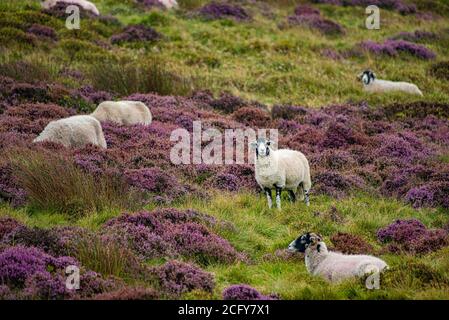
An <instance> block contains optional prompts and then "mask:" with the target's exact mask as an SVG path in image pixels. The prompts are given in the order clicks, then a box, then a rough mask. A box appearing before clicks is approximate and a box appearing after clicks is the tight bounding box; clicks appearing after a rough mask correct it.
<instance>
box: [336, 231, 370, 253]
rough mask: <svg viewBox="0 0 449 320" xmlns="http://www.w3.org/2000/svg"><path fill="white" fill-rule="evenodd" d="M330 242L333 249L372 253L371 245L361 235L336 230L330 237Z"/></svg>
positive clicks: (345, 251) (343, 251) (346, 251)
mask: <svg viewBox="0 0 449 320" xmlns="http://www.w3.org/2000/svg"><path fill="white" fill-rule="evenodd" d="M331 242H332V244H333V245H334V246H335V250H336V251H339V252H342V253H347V254H369V253H373V246H371V245H370V244H369V243H367V242H366V241H365V240H364V239H363V238H362V237H360V236H358V235H355V234H350V233H343V232H338V233H336V234H334V235H332V237H331Z"/></svg>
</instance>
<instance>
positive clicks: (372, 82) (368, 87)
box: [357, 70, 423, 96]
mask: <svg viewBox="0 0 449 320" xmlns="http://www.w3.org/2000/svg"><path fill="white" fill-rule="evenodd" d="M357 79H359V80H361V81H362V82H363V88H364V90H365V91H366V92H372V93H382V92H392V91H400V92H405V93H408V94H416V95H420V96H422V95H423V94H422V92H421V90H419V88H418V87H417V86H416V85H415V84H413V83H408V82H402V81H401V82H396V81H389V80H381V79H377V78H376V74H375V73H374V72H372V71H371V70H365V71H363V72H362V73H361V74H359V75H358V76H357Z"/></svg>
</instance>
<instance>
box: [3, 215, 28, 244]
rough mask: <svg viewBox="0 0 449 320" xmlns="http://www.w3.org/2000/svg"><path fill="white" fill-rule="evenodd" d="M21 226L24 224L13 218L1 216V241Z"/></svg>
mask: <svg viewBox="0 0 449 320" xmlns="http://www.w3.org/2000/svg"><path fill="white" fill-rule="evenodd" d="M21 227H23V224H21V223H20V222H19V221H17V220H15V219H13V218H7V217H5V218H0V241H1V240H2V239H3V238H4V237H6V236H8V234H10V233H11V232H14V231H15V230H16V229H18V228H21Z"/></svg>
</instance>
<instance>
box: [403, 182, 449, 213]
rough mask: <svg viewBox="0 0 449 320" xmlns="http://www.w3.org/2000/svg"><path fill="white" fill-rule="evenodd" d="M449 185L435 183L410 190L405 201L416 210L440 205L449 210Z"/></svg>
mask: <svg viewBox="0 0 449 320" xmlns="http://www.w3.org/2000/svg"><path fill="white" fill-rule="evenodd" d="M448 194H449V183H448V182H433V183H430V184H426V185H423V186H420V187H415V188H412V189H410V190H409V191H408V192H407V194H406V196H405V200H406V201H407V202H409V203H411V204H412V205H413V207H414V208H421V207H436V206H438V205H440V206H442V207H444V208H449V197H448Z"/></svg>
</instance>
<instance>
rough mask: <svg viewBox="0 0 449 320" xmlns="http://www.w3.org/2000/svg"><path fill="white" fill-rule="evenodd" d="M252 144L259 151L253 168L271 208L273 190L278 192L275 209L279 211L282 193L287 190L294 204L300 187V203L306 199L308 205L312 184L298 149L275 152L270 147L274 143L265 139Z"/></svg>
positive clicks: (306, 162)
mask: <svg viewBox="0 0 449 320" xmlns="http://www.w3.org/2000/svg"><path fill="white" fill-rule="evenodd" d="M251 145H252V146H253V147H255V148H256V155H255V157H256V159H255V165H254V167H255V175H256V181H257V183H258V184H259V186H260V187H261V188H262V189H263V190H264V191H265V194H266V196H267V201H268V207H269V208H271V207H272V201H273V200H272V197H271V189H273V188H274V189H276V206H277V208H278V209H279V210H280V209H281V192H282V190H283V189H286V190H288V192H289V196H290V200H291V201H292V202H295V201H296V191H297V189H298V187H300V189H299V192H300V195H299V198H300V200H305V203H306V205H307V206H308V205H309V190H310V188H311V186H312V181H311V178H310V167H309V162H308V161H307V159H306V157H305V156H304V155H303V154H302V153H301V152H299V151H295V150H290V149H279V150H273V149H272V148H271V147H270V145H271V142H270V141H266V140H265V139H263V138H262V139H258V140H257V141H256V142H253V143H252V144H251Z"/></svg>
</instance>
